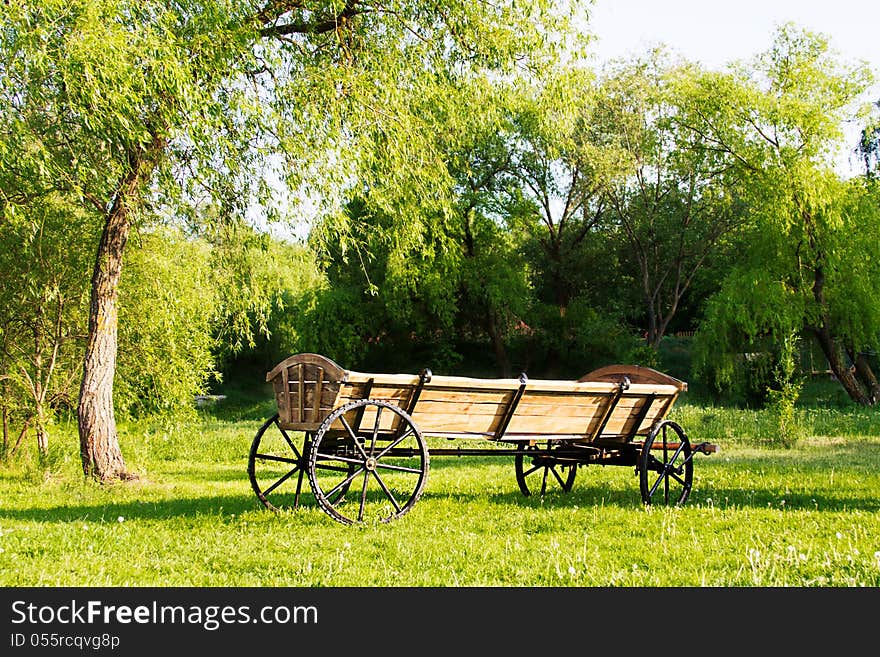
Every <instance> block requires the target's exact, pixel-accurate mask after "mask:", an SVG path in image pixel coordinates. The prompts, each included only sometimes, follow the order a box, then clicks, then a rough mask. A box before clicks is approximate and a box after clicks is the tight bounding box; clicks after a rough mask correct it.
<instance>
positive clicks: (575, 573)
mask: <svg viewBox="0 0 880 657" xmlns="http://www.w3.org/2000/svg"><path fill="white" fill-rule="evenodd" d="M878 554H880V552H878ZM568 574H569V575H571V576H572V577H574V576H575V575H577V571H576V570H575V569H574V566H569V567H568Z"/></svg>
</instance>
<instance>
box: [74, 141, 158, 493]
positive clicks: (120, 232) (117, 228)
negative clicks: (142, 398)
mask: <svg viewBox="0 0 880 657" xmlns="http://www.w3.org/2000/svg"><path fill="white" fill-rule="evenodd" d="M144 168H145V167H144V164H143V162H142V160H141V159H140V158H139V157H138V156H137V155H131V154H130V157H129V169H128V172H127V173H126V175H125V176H124V177H123V179H122V181H121V184H120V186H119V190H118V191H117V193H116V197H115V199H114V201H113V205H112V207H111V209H110V211H109V212H108V213H107V217H106V221H105V223H104V230H103V233H102V234H101V241H100V243H99V245H98V253H97V257H96V259H95V268H94V271H93V273H92V289H91V300H90V304H89V336H88V342H87V345H86V354H85V359H84V362H83V378H82V385H81V386H80V393H79V405H78V408H77V415H78V419H79V439H80V457H81V460H82V468H83V472H84V473H85V475H86V476H92V477H95V478H96V479H99V480H101V481H110V480H114V479H132V478H134V475H132V474H131V473H130V472H128V470H127V469H126V466H125V461H124V459H123V458H122V451H121V449H120V447H119V436H118V434H117V431H116V417H115V415H114V411H113V377H114V375H115V373H116V352H117V323H118V322H117V318H118V309H117V299H118V297H119V278H120V275H121V274H122V255H123V252H124V250H125V244H126V242H127V241H128V235H129V232H130V231H131V220H132V211H133V207H134V204H135V203H136V201H137V199H138V193H139V188H140V185H141V182H142V179H143V177H144V176H143V174H144Z"/></svg>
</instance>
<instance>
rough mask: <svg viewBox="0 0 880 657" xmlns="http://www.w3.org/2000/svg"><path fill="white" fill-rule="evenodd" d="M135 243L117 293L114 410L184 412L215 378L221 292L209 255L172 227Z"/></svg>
mask: <svg viewBox="0 0 880 657" xmlns="http://www.w3.org/2000/svg"><path fill="white" fill-rule="evenodd" d="M137 242H138V244H137V248H134V249H130V250H129V262H128V266H127V268H126V271H125V274H124V276H123V280H122V284H121V286H120V292H119V306H120V311H119V319H120V336H119V344H120V349H119V355H118V372H117V376H116V381H115V383H114V401H115V406H116V408H117V410H119V411H121V412H123V413H129V414H133V415H135V416H143V415H145V414H150V413H157V412H159V413H185V412H186V411H187V410H191V409H193V408H194V402H193V396H194V395H196V394H200V393H204V392H205V391H206V387H207V385H208V383H209V381H210V377H211V376H212V375H213V374H215V360H214V359H215V353H216V350H217V342H216V339H215V338H214V335H213V326H214V324H215V322H216V315H217V308H218V305H219V298H218V293H219V289H218V287H217V286H216V284H215V281H214V276H213V273H212V269H211V257H210V255H211V254H210V250H209V248H208V245H207V244H205V243H204V242H202V241H195V240H190V239H187V238H186V237H184V236H183V235H182V234H181V233H180V232H179V231H173V230H161V229H159V230H156V231H151V232H144V233H142V234H141V235H140V236H139V237H138V238H137ZM145 318H148V319H147V320H146V321H145Z"/></svg>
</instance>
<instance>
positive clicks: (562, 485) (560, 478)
mask: <svg viewBox="0 0 880 657" xmlns="http://www.w3.org/2000/svg"><path fill="white" fill-rule="evenodd" d="M550 470H551V471H552V472H553V476H554V477H556V481H558V482H559V485H560V486H561V487H562V490H565V482H564V481H562V477H560V476H559V473H558V472H556V468H555V467H553V466H550Z"/></svg>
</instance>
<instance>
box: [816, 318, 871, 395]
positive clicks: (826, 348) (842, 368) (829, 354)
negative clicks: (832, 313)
mask: <svg viewBox="0 0 880 657" xmlns="http://www.w3.org/2000/svg"><path fill="white" fill-rule="evenodd" d="M813 333H814V335H815V336H816V339H817V340H818V342H819V347H821V349H822V353H823V354H825V358H827V359H828V365H829V366H830V367H831V371H832V372H833V373H834V376H835V377H837V380H838V381H839V382H840V385H842V386H843V389H844V390H846V392H847V394H848V395H849V396H850V398H851V399H852V400H853V401H855V402H857V403H859V404H862V405H863V406H870V405H871V400H870V398H869V396H868V394H867V393H866V392H865V389H864V388H863V387H862V385H861V384H860V383H859V380H858V379H857V378H856V376H855V373H854V372H853V370H852V369H850V368H849V366H848V365H847V364H846V363H845V362H844V359H843V349H841V347H840V345H839V344H837V342H835V340H834V338H833V337H832V336H831V331H830V330H829V329H828V326H827V324H825V325H823V326H820V327H816V328H814V329H813Z"/></svg>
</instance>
